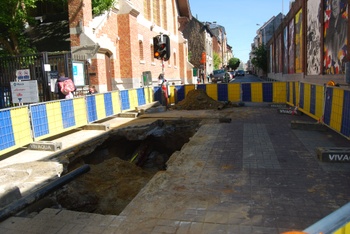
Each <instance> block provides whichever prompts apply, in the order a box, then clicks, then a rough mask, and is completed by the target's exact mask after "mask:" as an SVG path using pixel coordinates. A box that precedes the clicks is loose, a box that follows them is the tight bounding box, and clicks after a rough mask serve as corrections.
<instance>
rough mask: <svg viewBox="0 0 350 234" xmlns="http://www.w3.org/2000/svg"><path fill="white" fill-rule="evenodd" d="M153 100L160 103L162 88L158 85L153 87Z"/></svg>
mask: <svg viewBox="0 0 350 234" xmlns="http://www.w3.org/2000/svg"><path fill="white" fill-rule="evenodd" d="M153 90H154V101H158V102H159V103H162V89H161V87H160V86H157V87H154V89H153Z"/></svg>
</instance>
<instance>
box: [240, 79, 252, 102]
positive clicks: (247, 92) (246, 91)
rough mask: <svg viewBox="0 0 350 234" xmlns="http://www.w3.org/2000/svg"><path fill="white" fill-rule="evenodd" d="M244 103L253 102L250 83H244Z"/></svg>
mask: <svg viewBox="0 0 350 234" xmlns="http://www.w3.org/2000/svg"><path fill="white" fill-rule="evenodd" d="M242 92H243V94H242V101H243V102H251V101H252V91H251V85H250V83H242Z"/></svg>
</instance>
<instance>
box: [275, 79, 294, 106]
mask: <svg viewBox="0 0 350 234" xmlns="http://www.w3.org/2000/svg"><path fill="white" fill-rule="evenodd" d="M289 87H290V88H291V87H292V88H293V85H292V84H290V85H289ZM291 94H292V96H291ZM289 97H290V98H291V99H290V100H293V89H292V90H290V91H289ZM272 102H275V103H285V102H287V84H286V83H285V82H273V83H272Z"/></svg>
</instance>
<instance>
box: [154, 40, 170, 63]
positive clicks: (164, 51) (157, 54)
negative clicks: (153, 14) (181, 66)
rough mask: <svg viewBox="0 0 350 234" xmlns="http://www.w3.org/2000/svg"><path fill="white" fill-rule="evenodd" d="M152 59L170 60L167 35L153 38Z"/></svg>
mask: <svg viewBox="0 0 350 234" xmlns="http://www.w3.org/2000/svg"><path fill="white" fill-rule="evenodd" d="M153 49H154V51H153V55H154V58H156V59H160V60H164V61H168V60H169V58H170V39H169V36H168V35H163V34H161V35H158V36H155V37H153Z"/></svg>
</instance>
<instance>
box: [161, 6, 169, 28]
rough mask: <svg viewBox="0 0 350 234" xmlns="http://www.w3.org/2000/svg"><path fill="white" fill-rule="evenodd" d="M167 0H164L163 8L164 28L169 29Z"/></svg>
mask: <svg viewBox="0 0 350 234" xmlns="http://www.w3.org/2000/svg"><path fill="white" fill-rule="evenodd" d="M166 2H167V1H166V0H163V4H162V5H163V8H162V10H163V12H162V13H163V17H162V18H163V25H162V26H163V28H164V29H165V30H168V17H167V13H168V12H167V6H166Z"/></svg>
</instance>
